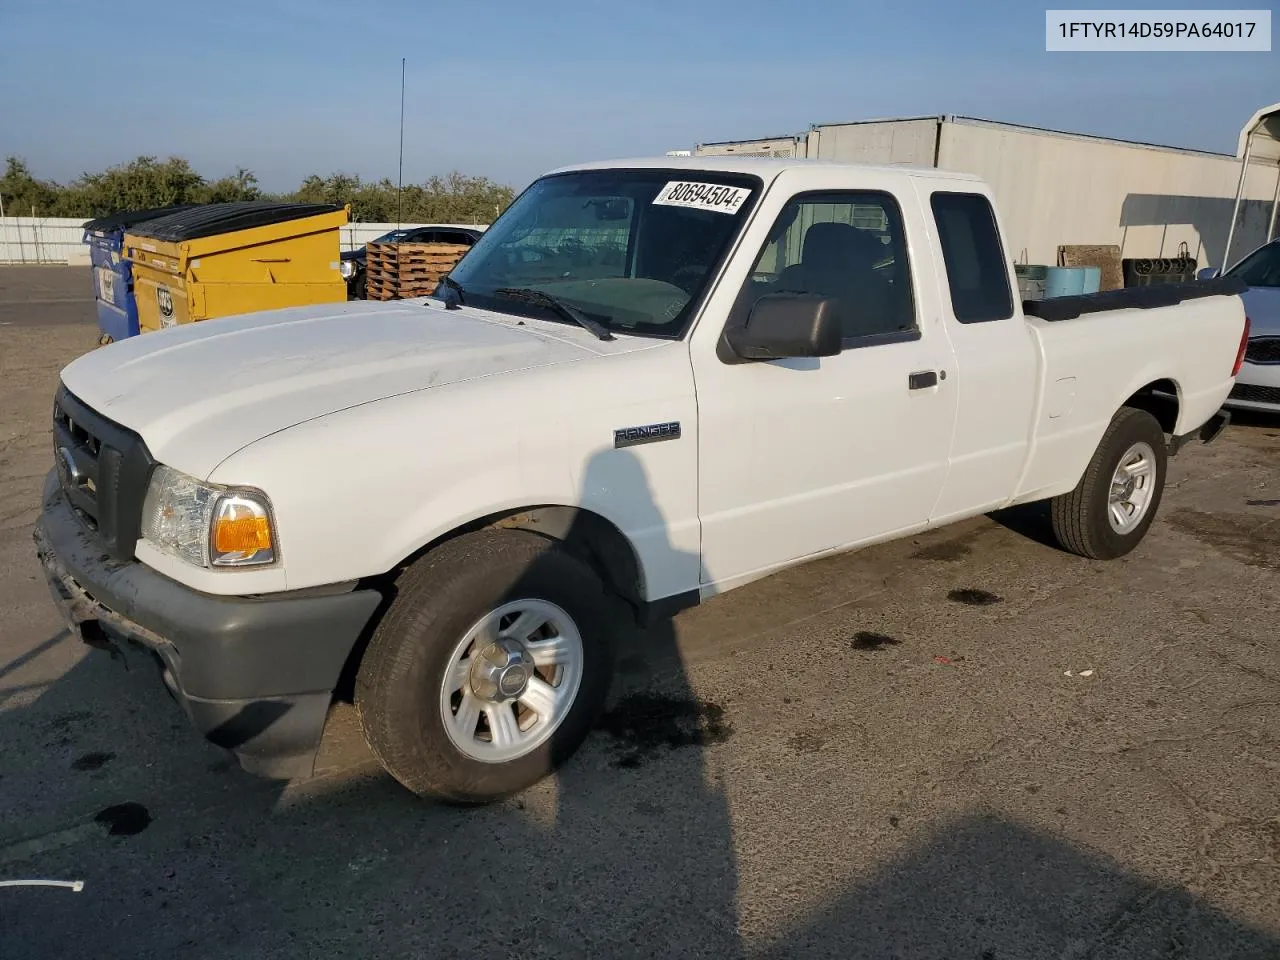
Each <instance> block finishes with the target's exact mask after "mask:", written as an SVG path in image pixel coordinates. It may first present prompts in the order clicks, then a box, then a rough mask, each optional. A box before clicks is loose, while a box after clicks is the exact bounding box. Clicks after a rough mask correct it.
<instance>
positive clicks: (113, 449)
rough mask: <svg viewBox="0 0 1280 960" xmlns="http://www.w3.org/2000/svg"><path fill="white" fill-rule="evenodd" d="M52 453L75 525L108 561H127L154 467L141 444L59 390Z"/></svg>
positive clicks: (54, 405)
mask: <svg viewBox="0 0 1280 960" xmlns="http://www.w3.org/2000/svg"><path fill="white" fill-rule="evenodd" d="M53 448H54V463H55V466H56V467H57V468H58V477H59V479H60V481H61V484H62V490H63V492H64V493H65V494H66V497H67V500H68V502H69V503H70V504H71V506H73V507H74V508H75V510H76V513H77V514H78V515H79V516H80V519H81V520H83V521H84V523H85V526H86V527H88V528H89V529H90V530H91V531H93V532H94V533H95V534H96V535H97V537H98V539H99V540H100V541H101V544H102V548H103V549H104V550H105V551H106V552H107V554H108V555H110V556H111V557H113V558H114V559H116V560H129V559H132V557H133V549H134V547H135V546H137V543H138V531H139V527H140V526H141V523H142V501H143V499H144V498H145V497H146V494H147V483H148V482H149V481H150V479H151V470H152V468H153V467H154V466H155V461H154V460H152V459H151V454H150V453H149V452H148V451H147V447H146V444H144V443H143V442H142V438H141V437H140V436H138V435H137V434H136V433H134V432H133V431H132V430H128V429H126V428H124V427H122V426H120V425H119V424H118V423H115V422H113V421H111V420H108V419H107V418H106V417H104V416H102V415H101V414H99V413H96V412H95V411H93V410H91V409H90V408H89V407H87V406H86V405H85V404H84V403H82V402H81V401H80V400H79V399H77V398H76V397H75V396H74V395H72V394H71V392H70V391H68V390H67V388H66V387H59V388H58V393H57V396H56V398H55V399H54V403H53Z"/></svg>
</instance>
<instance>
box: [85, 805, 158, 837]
mask: <svg viewBox="0 0 1280 960" xmlns="http://www.w3.org/2000/svg"><path fill="white" fill-rule="evenodd" d="M93 819H94V822H95V823H100V824H102V825H103V826H104V827H106V828H107V834H108V835H109V836H112V837H132V836H136V835H137V834H139V833H141V832H142V831H143V830H145V829H147V827H149V826H151V811H150V810H148V809H147V808H146V807H144V806H143V805H142V804H140V803H117V804H116V805H115V806H112V807H107V808H106V809H105V810H100V811H99V812H98V815H97V816H96V817H94V818H93Z"/></svg>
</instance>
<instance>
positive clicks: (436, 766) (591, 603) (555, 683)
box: [356, 530, 613, 803]
mask: <svg viewBox="0 0 1280 960" xmlns="http://www.w3.org/2000/svg"><path fill="white" fill-rule="evenodd" d="M608 611H609V605H608V603H607V598H606V595H605V592H604V587H603V585H602V584H601V582H600V579H599V578H598V577H597V576H596V575H595V573H594V572H593V571H592V570H591V569H590V568H589V567H588V566H587V565H586V564H584V563H583V562H582V561H581V560H579V559H578V558H577V557H575V556H573V555H572V554H570V553H569V552H568V551H567V550H565V549H564V547H563V546H562V545H561V544H559V543H557V542H555V541H552V540H548V539H546V538H544V537H541V536H539V535H537V534H533V533H528V532H525V531H518V530H501V531H480V532H478V533H472V534H467V535H465V536H462V537H459V538H457V539H456V540H452V541H449V542H448V543H446V544H444V545H443V546H441V547H439V548H437V549H436V550H433V551H431V552H430V553H428V554H427V555H426V556H425V557H423V558H422V559H421V560H419V561H418V562H417V563H415V564H414V565H413V566H411V567H410V568H409V569H408V570H406V571H405V573H404V574H403V575H402V576H401V577H400V579H399V580H398V581H397V583H396V599H395V600H394V601H393V603H392V605H391V607H390V609H389V610H388V611H387V614H386V616H385V617H384V618H383V621H382V623H381V624H379V626H378V629H377V631H376V632H375V634H374V637H373V639H372V641H371V642H370V644H369V648H368V650H367V651H366V652H365V655H364V658H363V660H362V662H361V665H360V670H359V673H358V675H357V678H356V708H357V711H358V712H359V715H360V722H361V726H362V727H363V729H364V734H365V738H366V739H367V740H368V742H369V746H370V748H371V749H372V750H373V752H374V754H375V755H376V756H377V757H378V759H379V760H380V761H381V762H382V765H383V766H384V767H385V768H386V769H387V771H388V772H389V773H391V775H392V776H394V777H395V778H396V779H397V780H399V781H400V782H401V783H402V784H404V785H405V786H406V787H408V788H409V789H410V790H412V791H414V792H415V793H418V794H421V795H423V796H431V797H437V798H440V799H444V800H451V801H455V802H463V803H483V802H486V801H489V800H494V799H497V798H499V797H502V796H504V795H507V794H510V793H514V792H516V791H518V790H522V789H524V788H525V787H528V786H530V785H532V784H533V783H535V782H537V781H538V780H540V779H541V778H542V777H544V776H546V775H547V774H548V773H550V772H551V771H552V770H554V769H555V768H556V767H557V766H558V765H559V764H560V763H562V762H563V761H564V760H565V759H567V758H568V757H569V756H570V755H572V754H573V752H574V751H575V750H577V748H578V747H579V746H580V745H581V743H582V741H583V740H584V739H585V737H586V735H587V733H588V731H589V730H590V728H591V724H592V722H593V721H594V720H595V718H596V715H597V714H598V712H599V710H600V707H601V706H602V705H603V703H604V698H605V695H606V694H607V693H608V688H609V682H610V680H611V678H612V673H613V655H612V650H611V646H610V642H609V631H608V628H607V618H608Z"/></svg>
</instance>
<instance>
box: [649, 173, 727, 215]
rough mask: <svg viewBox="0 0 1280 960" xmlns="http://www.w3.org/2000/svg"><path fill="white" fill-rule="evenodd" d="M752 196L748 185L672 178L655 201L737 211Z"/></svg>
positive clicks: (719, 210) (724, 211) (679, 205)
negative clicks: (731, 185) (740, 185)
mask: <svg viewBox="0 0 1280 960" xmlns="http://www.w3.org/2000/svg"><path fill="white" fill-rule="evenodd" d="M749 196H751V191H750V190H748V189H747V188H746V187H726V186H725V185H724V184H721V183H692V182H690V181H687V180H672V181H671V182H670V183H668V184H667V185H666V186H665V187H663V188H662V189H661V190H659V191H658V195H657V196H656V197H655V198H654V200H653V202H654V203H655V204H657V205H658V206H663V207H690V208H692V209H694V210H714V211H715V212H716V213H737V212H738V209H739V208H740V207H741V206H742V205H743V204H744V203H745V202H746V200H747V197H749Z"/></svg>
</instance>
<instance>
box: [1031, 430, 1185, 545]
mask: <svg viewBox="0 0 1280 960" xmlns="http://www.w3.org/2000/svg"><path fill="white" fill-rule="evenodd" d="M1165 466H1166V446H1165V440H1164V431H1163V430H1161V428H1160V424H1159V422H1158V421H1157V420H1156V418H1155V417H1153V416H1152V415H1151V414H1149V413H1147V412H1146V411H1145V410H1135V409H1133V408H1132V407H1124V408H1122V409H1121V410H1120V412H1119V413H1117V414H1116V415H1115V417H1114V418H1113V419H1112V421H1111V424H1110V426H1108V427H1107V431H1106V433H1104V434H1103V436H1102V441H1101V442H1100V443H1099V444H1098V449H1097V450H1096V451H1095V452H1094V454H1093V459H1092V460H1090V461H1089V466H1088V467H1086V468H1085V472H1084V476H1083V477H1081V478H1080V482H1079V483H1078V484H1076V488H1075V489H1074V490H1072V491H1071V492H1070V493H1066V494H1063V495H1062V496H1060V497H1054V498H1053V500H1052V501H1050V516H1051V519H1052V522H1053V532H1054V535H1055V536H1056V537H1057V540H1058V543H1059V544H1061V545H1062V547H1063V549H1064V550H1070V551H1071V552H1072V553H1078V554H1080V556H1082V557H1090V558H1092V559H1095V560H1112V559H1115V558H1116V557H1122V556H1124V555H1125V554H1126V553H1128V552H1129V551H1130V550H1132V549H1133V548H1134V547H1136V546H1137V545H1138V544H1139V543H1140V542H1141V541H1142V538H1143V537H1144V536H1146V533H1147V530H1148V529H1149V528H1150V526H1151V523H1152V521H1153V520H1155V516H1156V510H1157V509H1158V508H1159V506H1160V500H1161V497H1162V495H1163V494H1164V475H1165Z"/></svg>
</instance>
